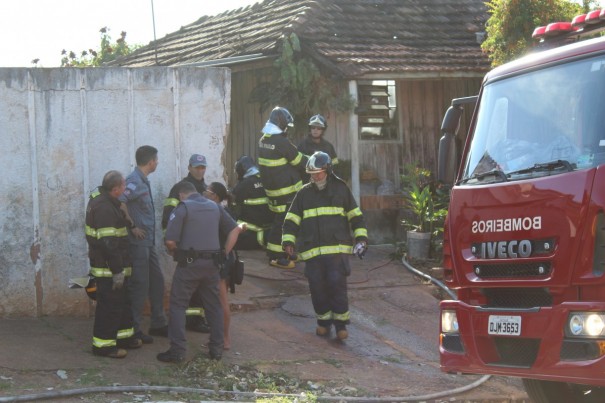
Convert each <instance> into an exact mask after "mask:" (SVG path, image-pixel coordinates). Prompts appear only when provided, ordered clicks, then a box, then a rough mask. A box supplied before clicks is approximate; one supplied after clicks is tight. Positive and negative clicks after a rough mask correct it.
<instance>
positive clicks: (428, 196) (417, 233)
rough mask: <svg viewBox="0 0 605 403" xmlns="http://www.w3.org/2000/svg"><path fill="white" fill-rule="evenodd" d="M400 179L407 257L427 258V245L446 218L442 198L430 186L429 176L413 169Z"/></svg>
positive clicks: (426, 171) (437, 232)
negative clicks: (402, 193) (404, 212)
mask: <svg viewBox="0 0 605 403" xmlns="http://www.w3.org/2000/svg"><path fill="white" fill-rule="evenodd" d="M406 171H407V172H408V173H407V174H406V175H403V176H402V183H403V186H404V189H403V190H404V201H405V206H404V208H405V210H406V213H407V216H406V218H404V219H403V220H402V224H403V225H404V227H405V228H406V230H407V232H406V237H407V249H408V256H410V257H412V258H416V259H427V258H428V257H429V252H430V246H431V241H432V240H433V239H434V238H435V237H436V236H437V235H438V234H439V233H440V232H441V231H443V224H442V223H443V220H444V218H445V215H446V214H447V209H446V208H445V207H444V206H445V205H446V203H445V200H444V197H443V195H442V194H440V193H439V192H438V189H437V188H435V186H434V183H432V182H431V180H430V179H431V178H430V177H431V173H430V172H429V171H428V170H426V169H422V168H417V167H414V166H411V167H410V166H408V167H406Z"/></svg>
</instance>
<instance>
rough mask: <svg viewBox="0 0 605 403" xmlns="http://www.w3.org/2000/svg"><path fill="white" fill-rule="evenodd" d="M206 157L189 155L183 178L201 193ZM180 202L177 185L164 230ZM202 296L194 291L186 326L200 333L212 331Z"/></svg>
mask: <svg viewBox="0 0 605 403" xmlns="http://www.w3.org/2000/svg"><path fill="white" fill-rule="evenodd" d="M207 166H208V164H207V163H206V157H205V156H203V155H201V154H193V155H191V157H189V165H188V166H187V170H188V171H189V173H188V174H187V176H186V177H184V178H183V180H184V181H187V182H190V183H192V184H193V186H195V190H196V191H197V192H198V193H199V194H203V193H204V192H205V191H206V188H207V186H206V182H205V181H204V176H205V174H206V167H207ZM179 203H180V200H179V195H178V193H177V191H176V185H175V186H173V187H172V189H170V193H169V194H168V197H167V198H166V200H164V210H163V211H162V230H164V231H166V226H167V225H168V220H169V219H170V214H172V211H173V210H174V208H175V207H176V206H177V205H178V204H179ZM202 305H203V304H202V298H201V296H200V292H194V293H193V295H192V296H191V301H189V307H188V308H187V311H186V312H185V315H186V317H187V324H186V328H187V329H188V330H192V331H194V332H199V333H210V328H209V327H208V323H207V322H206V316H205V313H204V307H203V306H202Z"/></svg>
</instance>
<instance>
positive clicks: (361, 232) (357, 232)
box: [353, 228, 368, 238]
mask: <svg viewBox="0 0 605 403" xmlns="http://www.w3.org/2000/svg"><path fill="white" fill-rule="evenodd" d="M353 236H354V237H355V238H357V237H360V236H365V237H366V238H367V237H368V230H367V229H365V228H357V229H356V230H355V231H354V232H353Z"/></svg>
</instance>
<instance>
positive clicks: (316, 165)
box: [306, 151, 332, 174]
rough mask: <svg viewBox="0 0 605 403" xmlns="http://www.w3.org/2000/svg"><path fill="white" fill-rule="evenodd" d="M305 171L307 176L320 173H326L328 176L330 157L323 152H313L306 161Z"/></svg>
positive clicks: (330, 171)
mask: <svg viewBox="0 0 605 403" xmlns="http://www.w3.org/2000/svg"><path fill="white" fill-rule="evenodd" d="M306 171H307V173H308V174H316V173H318V172H322V171H326V172H327V173H328V174H330V173H332V160H331V159H330V156H329V155H328V154H326V153H324V152H323V151H315V152H314V153H313V155H311V156H310V157H309V161H307V167H306Z"/></svg>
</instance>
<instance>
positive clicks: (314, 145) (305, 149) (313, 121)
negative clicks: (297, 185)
mask: <svg viewBox="0 0 605 403" xmlns="http://www.w3.org/2000/svg"><path fill="white" fill-rule="evenodd" d="M327 129H328V122H327V121H326V118H324V117H323V116H322V115H319V114H317V115H313V116H311V118H309V134H308V135H307V137H305V138H304V139H303V140H302V141H301V142H300V143H299V144H298V151H300V152H301V153H303V154H305V155H306V156H308V157H310V156H311V155H312V154H313V153H314V152H315V151H323V152H324V153H326V154H328V155H329V156H330V159H331V160H332V168H334V167H336V165H338V158H337V157H336V151H335V150H334V146H333V145H332V143H330V142H329V141H328V140H326V139H325V138H324V134H325V133H326V130H327ZM305 178H306V181H305V182H308V181H309V179H310V176H309V175H306V176H305Z"/></svg>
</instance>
